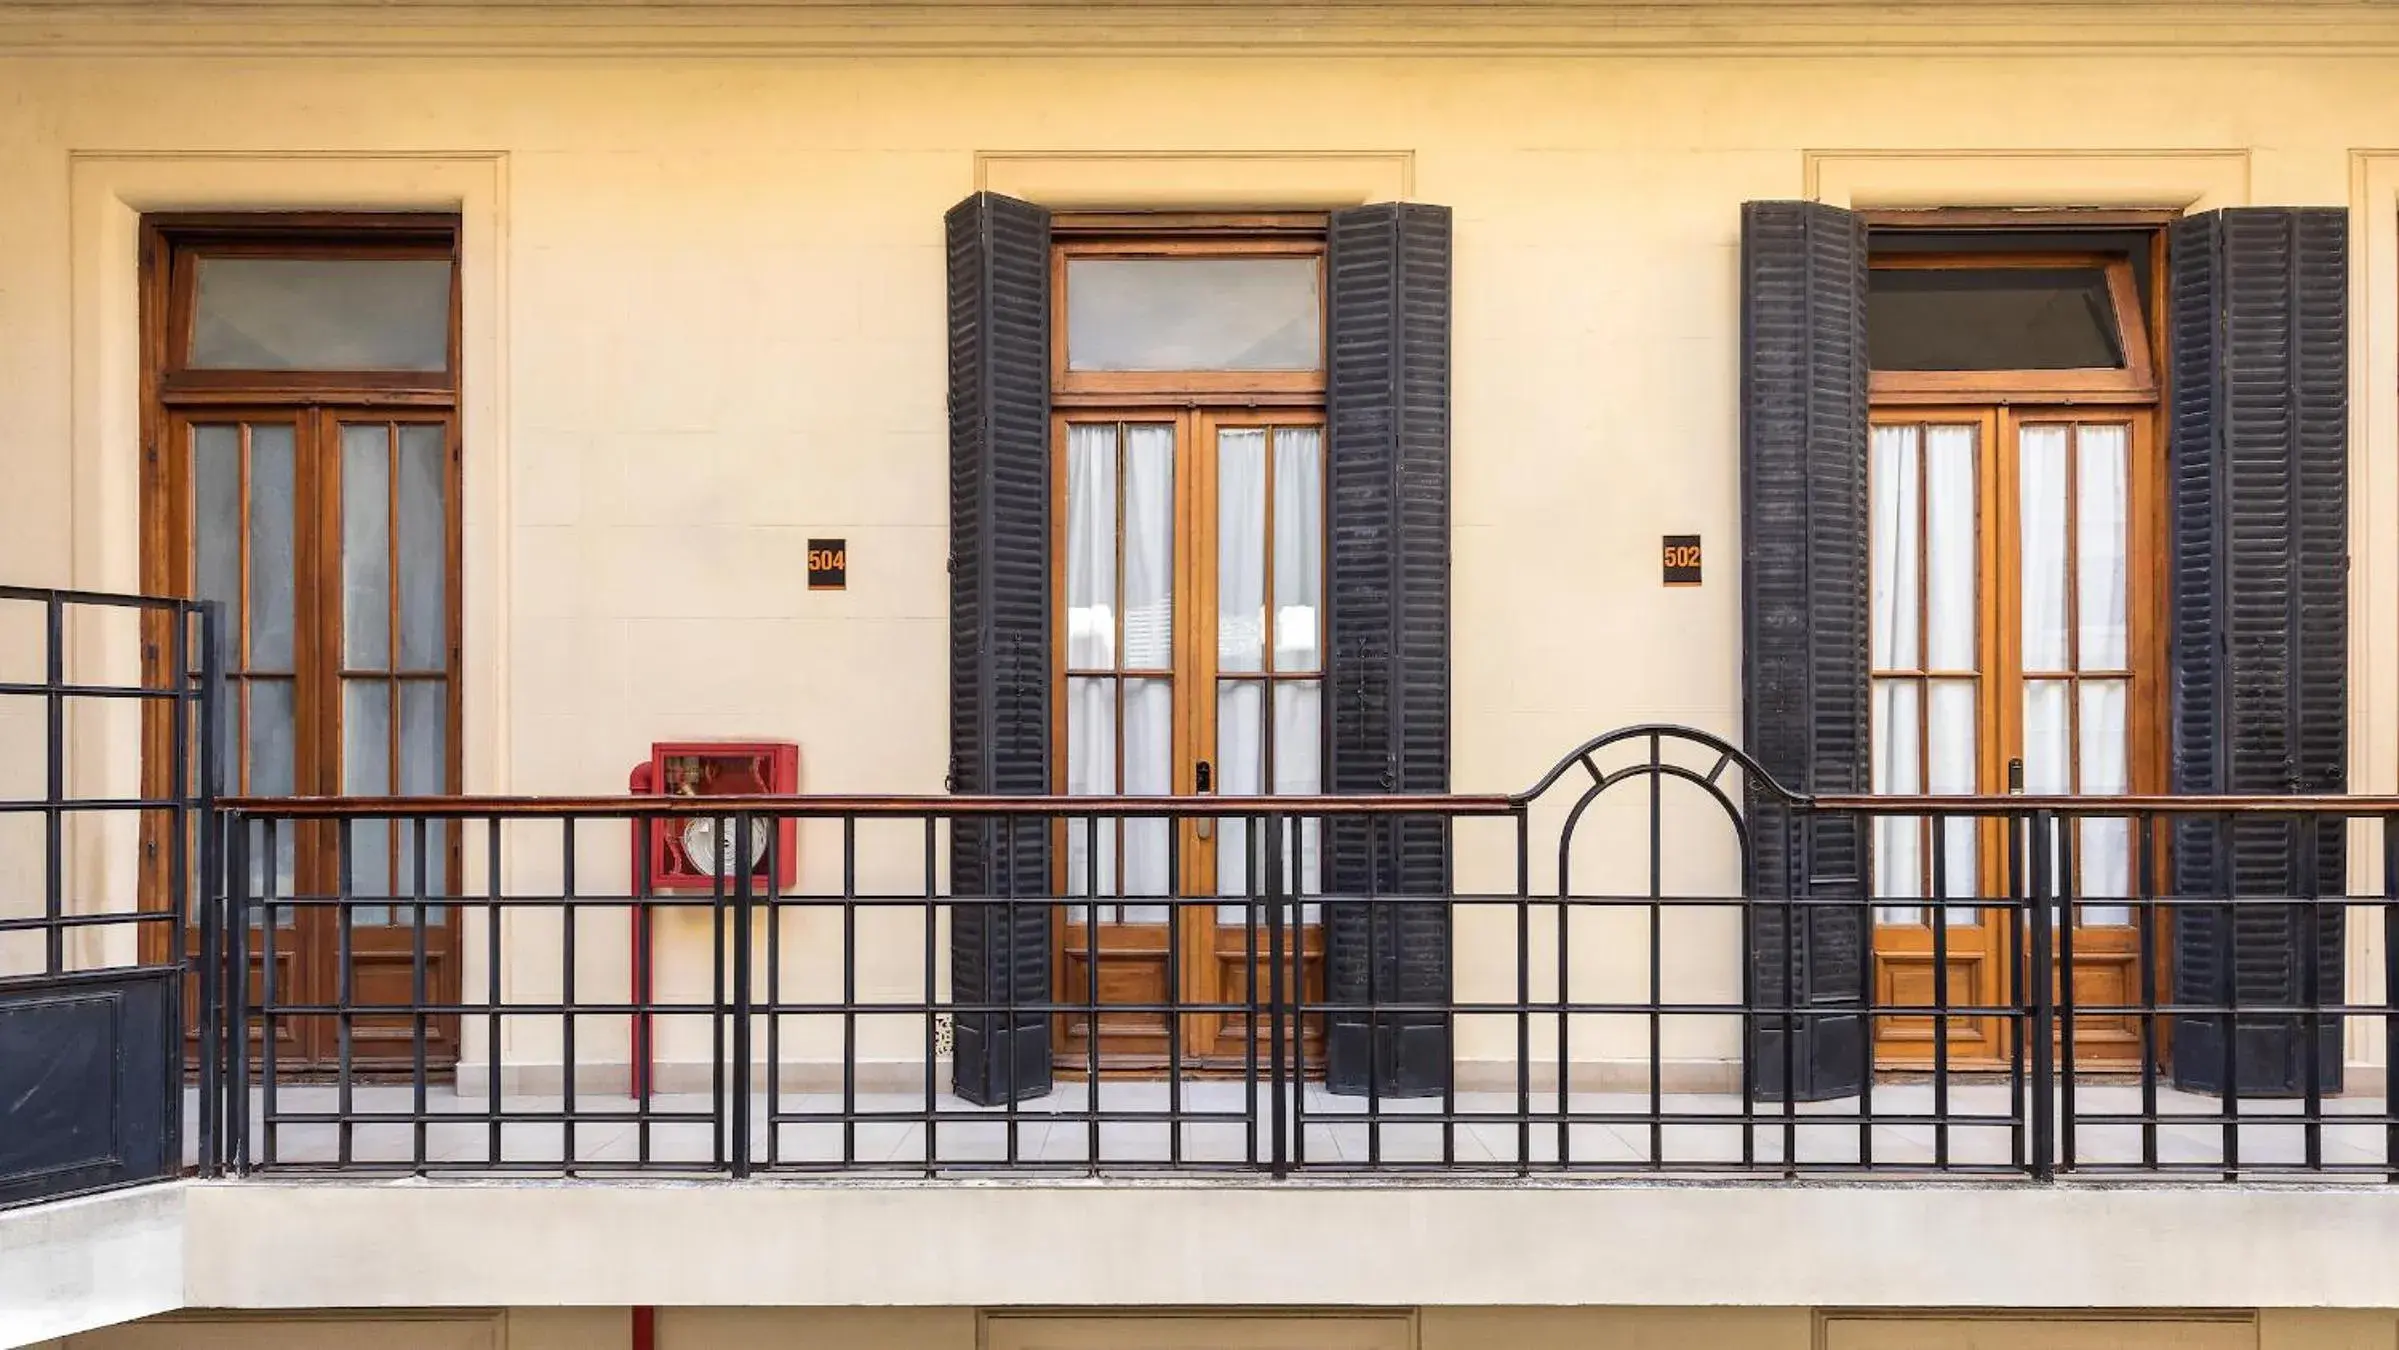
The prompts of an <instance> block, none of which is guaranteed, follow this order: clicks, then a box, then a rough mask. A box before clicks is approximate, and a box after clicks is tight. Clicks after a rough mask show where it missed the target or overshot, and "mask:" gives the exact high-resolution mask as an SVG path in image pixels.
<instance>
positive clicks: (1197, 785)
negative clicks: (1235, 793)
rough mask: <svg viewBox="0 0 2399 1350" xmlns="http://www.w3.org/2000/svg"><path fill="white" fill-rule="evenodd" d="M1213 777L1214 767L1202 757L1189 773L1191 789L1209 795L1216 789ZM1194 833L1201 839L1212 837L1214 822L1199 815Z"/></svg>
mask: <svg viewBox="0 0 2399 1350" xmlns="http://www.w3.org/2000/svg"><path fill="white" fill-rule="evenodd" d="M1215 777H1216V771H1215V769H1214V768H1213V767H1212V766H1211V765H1210V764H1209V763H1208V761H1206V760H1204V759H1203V760H1201V761H1200V762H1199V766H1198V767H1197V769H1195V770H1194V771H1193V773H1192V775H1191V787H1192V791H1194V792H1196V793H1198V794H1199V795H1200V796H1202V797H1206V796H1209V795H1211V794H1212V793H1214V792H1215V790H1216V789H1215ZM1194 833H1195V834H1197V835H1198V836H1199V837H1200V838H1202V839H1211V838H1214V837H1215V835H1216V822H1215V821H1213V820H1211V819H1209V818H1208V817H1206V816H1201V817H1200V818H1199V827H1198V829H1197V830H1195V831H1194Z"/></svg>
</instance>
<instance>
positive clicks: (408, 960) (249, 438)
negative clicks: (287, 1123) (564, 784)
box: [146, 406, 459, 1071]
mask: <svg viewBox="0 0 2399 1350" xmlns="http://www.w3.org/2000/svg"><path fill="white" fill-rule="evenodd" d="M158 449H159V451H160V453H159V455H158V456H157V457H156V458H155V462H154V465H153V467H152V471H151V473H150V475H149V489H148V491H149V501H148V503H147V505H148V508H149V519H150V521H151V531H150V534H149V537H148V541H147V547H148V550H149V553H150V556H149V557H148V558H147V559H146V570H147V572H148V575H149V581H150V584H151V585H153V586H156V587H160V588H163V589H164V590H165V591H167V592H168V593H171V594H175V595H185V596H193V597H197V598H201V599H210V600H217V601H220V602H222V603H223V605H224V612H225V615H226V619H227V622H226V624H225V626H224V630H223V632H222V633H221V634H220V652H221V657H222V661H223V668H224V671H225V674H226V684H225V689H226V697H225V699H224V703H223V707H222V712H221V718H220V721H221V732H222V737H223V740H222V744H221V751H220V760H221V762H222V763H223V764H224V766H225V788H226V790H227V791H228V792H229V793H232V794H234V795H249V796H318V795H324V796H333V795H349V796H386V795H439V794H447V793H453V792H456V791H457V790H458V787H459V765H458V753H457V728H458V720H459V708H458V703H459V682H458V675H459V670H458V661H459V640H458V612H459V593H458V592H459V565H458V564H459V516H458V497H459V447H458V437H457V427H456V421H455V418H454V416H453V415H452V414H451V413H450V412H449V411H448V410H446V409H438V410H417V409H376V408H361V407H334V406H302V407H258V408H232V407H224V408H217V407H211V408H207V409H204V410H203V409H190V410H181V411H171V412H168V413H166V414H165V415H164V416H163V417H162V418H161V421H160V435H159V439H158ZM165 758H166V757H165V756H161V755H153V756H151V766H152V770H153V772H156V771H157V770H158V769H159V768H160V767H161V762H162V761H163V760H164V759H165ZM454 830H455V827H454V826H453V825H451V824H449V823H447V822H440V821H432V822H425V823H424V824H423V825H422V826H421V828H420V827H419V826H417V825H415V824H413V823H410V824H395V823H393V822H386V821H365V820H362V821H355V822H350V823H349V824H348V826H347V831H346V835H345V833H344V832H343V830H342V827H340V826H337V825H335V824H332V823H313V824H303V825H294V824H284V825H282V826H280V827H279V828H278V831H277V838H276V839H275V841H274V846H273V848H272V850H271V852H270V851H268V850H267V849H266V848H265V847H264V840H265V836H264V835H263V834H262V833H259V832H257V831H255V830H254V831H253V832H252V835H251V839H252V845H251V847H252V850H253V853H254V855H255V856H253V858H252V860H251V867H250V874H249V879H248V886H249V893H250V894H251V895H253V896H257V895H262V894H265V893H266V889H265V888H267V887H268V886H270V885H271V886H272V888H273V893H274V894H276V895H283V896H326V895H332V894H336V893H346V894H348V895H350V896H352V897H354V903H351V904H348V905H345V906H342V907H339V908H334V907H325V906H293V907H290V908H287V909H284V910H282V911H281V912H280V913H279V915H278V918H277V922H276V923H275V925H274V926H273V931H272V932H269V931H268V930H267V929H266V928H265V927H264V926H263V925H260V924H256V923H253V924H252V925H251V930H250V935H249V945H250V957H251V971H250V981H251V987H252V989H253V991H254V995H260V994H263V993H264V991H265V987H266V986H265V981H266V978H267V975H266V971H267V966H268V962H269V959H270V958H269V952H270V949H271V951H272V965H273V972H274V973H273V979H274V1000H275V1002H276V1003H278V1004H289V1003H335V1002H339V1003H341V1004H343V1005H344V1006H348V1007H354V1008H371V1007H373V1006H375V1005H378V1004H381V1005H388V1006H395V1007H405V1006H406V1005H408V1004H409V1003H411V1002H412V1001H416V998H417V992H418V990H419V989H420V984H419V981H420V980H421V981H422V984H421V989H422V1000H423V1001H428V1002H450V1001H455V999H456V997H457V987H458V968H457V962H458V918H457V910H456V907H455V906H449V905H443V904H439V903H431V904H425V905H423V906H421V907H420V906H418V905H416V904H414V903H411V902H413V901H415V900H416V899H417V898H418V897H419V896H427V897H438V896H442V895H445V894H451V893H454V890H455V886H456V883H457V877H458V856H457V850H458V842H459V841H458V839H457V837H456V835H455V833H454ZM345 845H346V846H345ZM345 876H346V884H345ZM189 937H190V940H191V941H192V942H193V943H194V944H196V943H197V940H198V936H197V933H196V931H195V932H193V933H192V934H190V935H189ZM194 950H197V947H196V945H195V946H194ZM420 971H421V974H420ZM425 1030H426V1032H427V1034H428V1037H429V1039H428V1042H427V1045H426V1054H427V1058H428V1060H429V1061H430V1062H432V1063H435V1064H444V1063H448V1062H450V1061H452V1060H454V1059H455V1057H456V1050H457V1019H456V1018H455V1017H433V1018H429V1019H427V1021H426V1024H425ZM416 1034H417V1023H416V1021H415V1019H414V1018H412V1017H410V1016H408V1015H407V1014H405V1013H391V1014H375V1013H365V1014H361V1015H358V1016H355V1017H352V1018H350V1019H348V1020H347V1024H346V1025H344V1024H342V1023H341V1022H340V1021H339V1020H337V1019H333V1018H293V1019H287V1020H284V1021H282V1022H281V1023H279V1025H278V1027H277V1048H276V1053H277V1056H278V1060H279V1066H280V1067H288V1068H291V1069H294V1070H300V1071H305V1070H307V1069H309V1068H312V1067H318V1066H325V1065H329V1064H331V1063H333V1062H335V1061H337V1060H338V1059H339V1058H341V1057H342V1055H343V1054H344V1050H345V1046H346V1053H347V1058H348V1062H349V1064H350V1065H351V1067H353V1068H357V1069H364V1070H374V1069H377V1068H402V1067H407V1066H410V1065H412V1064H413V1063H414V1057H415V1048H414V1037H415V1035H416Z"/></svg>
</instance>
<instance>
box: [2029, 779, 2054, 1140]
mask: <svg viewBox="0 0 2399 1350" xmlns="http://www.w3.org/2000/svg"><path fill="white" fill-rule="evenodd" d="M2056 831H2057V815H2056V813H2055V812H2052V811H2046V810H2043V811H2035V812H2034V813H2033V817H2032V839H2031V841H2030V852H2031V859H2030V861H2031V871H2032V877H2031V881H2032V885H2031V886H2029V887H2027V888H2026V895H2027V899H2026V903H2025V908H2024V915H2025V928H2026V930H2027V931H2028V932H2029V933H2030V935H2031V937H2030V941H2029V942H2027V943H2026V944H2025V945H2026V947H2027V948H2028V950H2027V951H2026V953H2025V956H2024V958H2023V960H2024V963H2025V971H2024V985H2023V987H2024V989H2025V991H2026V993H2027V995H2028V998H2029V1003H2030V1011H2031V1019H2030V1020H2031V1024H2030V1026H2028V1027H2027V1028H2026V1037H2027V1039H2028V1041H2029V1042H2030V1043H2029V1044H2028V1045H2027V1046H2026V1047H2025V1052H2026V1054H2027V1056H2028V1057H2029V1058H2030V1060H2031V1069H2030V1075H2031V1079H2032V1082H2031V1084H2030V1087H2031V1092H2030V1094H2029V1095H2030V1099H2031V1106H2030V1110H2031V1114H2032V1121H2031V1125H2032V1140H2031V1144H2032V1156H2031V1159H2030V1161H2031V1164H2032V1174H2033V1177H2034V1178H2035V1179H2036V1180H2040V1181H2048V1180H2050V1179H2051V1178H2053V1177H2054V1176H2055V1175H2056V1172H2057V1082H2056V1072H2057V1043H2056V1037H2057V1021H2056V1012H2055V1009H2054V1008H2053V1007H2052V995H2053V993H2054V992H2055V987H2054V986H2055V983H2056V971H2055V966H2054V962H2053V959H2052V954H2051V945H2050V944H2051V937H2052V934H2051V931H2050V926H2051V921H2052V915H2051V914H2050V905H2051V904H2052V903H2053V902H2054V900H2055V887H2054V886H2053V885H2052V882H2053V881H2054V879H2055V877H2054V871H2055V862H2054V859H2055V858H2056V838H2055V836H2056Z"/></svg>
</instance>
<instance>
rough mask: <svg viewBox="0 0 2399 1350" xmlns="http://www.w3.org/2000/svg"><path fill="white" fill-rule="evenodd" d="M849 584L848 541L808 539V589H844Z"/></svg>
mask: <svg viewBox="0 0 2399 1350" xmlns="http://www.w3.org/2000/svg"><path fill="white" fill-rule="evenodd" d="M849 584H850V541H849V540H847V539H811V540H809V541H808V589H809V590H812V591H839V590H846V589H848V588H849Z"/></svg>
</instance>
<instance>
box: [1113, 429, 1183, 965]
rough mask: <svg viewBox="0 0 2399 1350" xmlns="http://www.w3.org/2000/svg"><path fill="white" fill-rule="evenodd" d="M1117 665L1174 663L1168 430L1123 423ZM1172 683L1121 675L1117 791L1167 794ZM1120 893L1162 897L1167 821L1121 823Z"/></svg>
mask: <svg viewBox="0 0 2399 1350" xmlns="http://www.w3.org/2000/svg"><path fill="white" fill-rule="evenodd" d="M1124 482H1125V488H1124V491H1125V499H1124V569H1125V583H1124V584H1125V635H1124V649H1125V654H1124V668H1125V669H1127V670H1167V669H1171V668H1172V667H1173V665H1174V603H1175V591H1174V586H1175V582H1174V557H1175V485H1174V484H1175V462H1174V428H1172V427H1169V426H1130V427H1126V428H1125V465H1124ZM1174 754H1175V738H1174V682H1173V681H1172V680H1169V679H1166V678H1164V677H1163V676H1161V677H1158V678H1153V679H1127V680H1126V681H1125V687H1124V791H1125V794H1126V795H1127V796H1136V797H1147V796H1157V797H1163V796H1167V795H1168V794H1170V793H1172V792H1173V791H1174ZM1123 829H1124V855H1125V862H1124V877H1125V886H1124V893H1125V894H1126V895H1128V896H1133V895H1165V894H1166V893H1167V892H1168V889H1169V887H1168V877H1167V871H1168V864H1169V863H1170V861H1171V860H1172V856H1173V849H1172V847H1171V845H1170V843H1169V836H1170V834H1171V832H1172V831H1173V829H1174V823H1173V822H1172V821H1169V820H1163V819H1158V818H1155V817H1152V818H1149V819H1145V820H1127V821H1126V822H1124V826H1123ZM1167 912H1168V910H1167V907H1166V906H1164V905H1127V906H1125V907H1124V909H1123V911H1122V915H1121V917H1122V918H1123V920H1124V922H1126V923H1164V922H1165V921H1166V916H1167Z"/></svg>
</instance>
